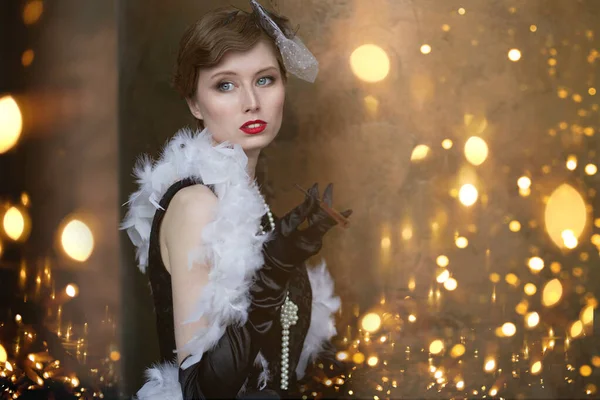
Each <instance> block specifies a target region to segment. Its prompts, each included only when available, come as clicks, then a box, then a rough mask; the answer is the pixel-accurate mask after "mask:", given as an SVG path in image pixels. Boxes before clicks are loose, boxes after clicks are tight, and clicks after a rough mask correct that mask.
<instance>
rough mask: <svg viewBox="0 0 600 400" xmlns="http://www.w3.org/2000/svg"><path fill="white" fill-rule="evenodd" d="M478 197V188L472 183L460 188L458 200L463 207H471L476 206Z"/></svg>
mask: <svg viewBox="0 0 600 400" xmlns="http://www.w3.org/2000/svg"><path fill="white" fill-rule="evenodd" d="M478 195H479V193H478V192H477V188H476V187H475V186H473V185H471V184H470V183H467V184H464V185H462V187H461V188H460V190H459V192H458V199H459V200H460V202H461V203H462V204H463V205H465V206H467V207H470V206H472V205H473V204H475V202H476V201H477V196H478Z"/></svg>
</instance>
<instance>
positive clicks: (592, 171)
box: [584, 164, 598, 175]
mask: <svg viewBox="0 0 600 400" xmlns="http://www.w3.org/2000/svg"><path fill="white" fill-rule="evenodd" d="M584 171H585V173H586V174H588V175H596V172H598V167H597V166H596V165H595V164H588V165H586V166H585V168H584Z"/></svg>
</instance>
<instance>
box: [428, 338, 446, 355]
mask: <svg viewBox="0 0 600 400" xmlns="http://www.w3.org/2000/svg"><path fill="white" fill-rule="evenodd" d="M442 351H444V342H442V341H441V340H439V339H436V340H434V341H433V342H431V344H430V345H429V352H430V353H431V354H440V353H441V352H442Z"/></svg>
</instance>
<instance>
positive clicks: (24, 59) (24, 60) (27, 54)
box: [21, 49, 35, 67]
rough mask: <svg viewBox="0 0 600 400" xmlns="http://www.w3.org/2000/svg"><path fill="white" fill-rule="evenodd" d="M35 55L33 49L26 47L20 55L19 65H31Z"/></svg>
mask: <svg viewBox="0 0 600 400" xmlns="http://www.w3.org/2000/svg"><path fill="white" fill-rule="evenodd" d="M34 57H35V53H34V52H33V50H31V49H27V50H25V51H24V52H23V54H22V55H21V65H23V66H24V67H29V66H30V65H31V63H32V62H33V59H34Z"/></svg>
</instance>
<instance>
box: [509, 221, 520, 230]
mask: <svg viewBox="0 0 600 400" xmlns="http://www.w3.org/2000/svg"><path fill="white" fill-rule="evenodd" d="M508 229H510V231H511V232H519V231H520V230H521V223H520V222H519V221H517V220H512V221H510V223H509V224H508Z"/></svg>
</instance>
